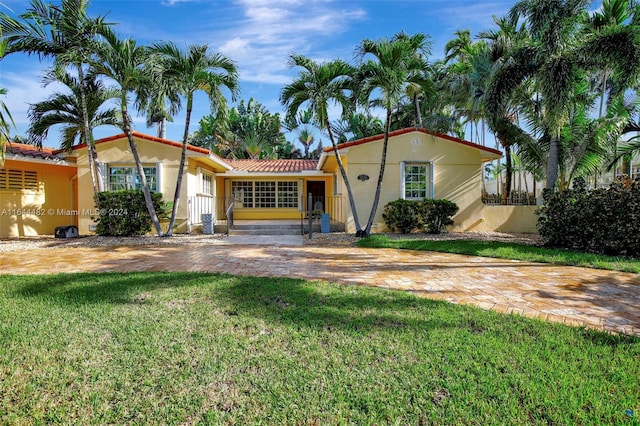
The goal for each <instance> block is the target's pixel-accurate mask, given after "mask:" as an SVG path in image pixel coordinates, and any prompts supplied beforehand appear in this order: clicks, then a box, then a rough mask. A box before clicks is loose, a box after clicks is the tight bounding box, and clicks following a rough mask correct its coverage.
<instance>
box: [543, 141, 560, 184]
mask: <svg viewBox="0 0 640 426" xmlns="http://www.w3.org/2000/svg"><path fill="white" fill-rule="evenodd" d="M559 143H560V138H558V137H556V136H554V137H552V138H551V142H550V143H549V163H548V164H547V185H546V187H545V188H547V189H551V190H553V191H555V188H556V183H557V182H558V165H559V158H558V155H559V147H558V145H559Z"/></svg>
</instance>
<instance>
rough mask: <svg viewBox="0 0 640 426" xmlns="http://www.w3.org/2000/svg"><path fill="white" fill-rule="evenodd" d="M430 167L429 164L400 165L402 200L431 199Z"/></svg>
mask: <svg viewBox="0 0 640 426" xmlns="http://www.w3.org/2000/svg"><path fill="white" fill-rule="evenodd" d="M430 171H431V167H430V164H429V163H402V181H401V182H402V198H404V199H405V200H424V199H425V198H431V179H430V177H431V176H430Z"/></svg>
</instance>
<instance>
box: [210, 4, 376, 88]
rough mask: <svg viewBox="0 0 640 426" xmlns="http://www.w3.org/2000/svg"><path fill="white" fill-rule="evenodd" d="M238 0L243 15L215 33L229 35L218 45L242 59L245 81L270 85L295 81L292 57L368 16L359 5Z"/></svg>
mask: <svg viewBox="0 0 640 426" xmlns="http://www.w3.org/2000/svg"><path fill="white" fill-rule="evenodd" d="M236 4H237V5H238V6H240V10H239V12H240V13H241V16H240V17H238V20H237V21H236V22H234V23H233V25H231V27H230V28H229V29H228V30H223V31H221V32H220V31H216V32H215V36H213V37H212V38H222V39H223V41H221V42H219V43H217V44H216V46H215V49H216V50H219V51H220V52H221V53H224V54H225V55H227V56H229V57H230V58H232V59H233V60H235V61H236V62H237V63H238V66H239V69H240V72H241V75H242V79H243V80H246V81H251V82H259V83H265V84H283V83H286V82H288V81H289V80H290V76H289V75H290V73H291V72H290V71H289V70H288V67H287V56H288V55H290V54H291V53H293V52H296V53H302V54H306V53H308V52H310V51H311V50H310V49H311V48H312V46H315V48H316V49H317V48H318V46H319V45H321V43H322V40H323V39H325V38H327V37H328V36H335V35H336V34H339V33H341V32H345V31H347V30H348V29H349V27H350V26H351V25H353V24H354V23H355V22H358V21H359V20H361V19H363V18H364V17H365V16H366V13H365V12H364V10H362V9H360V8H358V7H351V6H347V7H346V8H345V7H342V8H337V7H335V5H336V3H333V2H326V1H321V2H314V1H310V2H301V1H297V0H279V1H263V0H251V1H250V0H241V1H238V2H237V3H236ZM338 4H339V5H341V6H344V5H345V3H338ZM267 6H268V7H267Z"/></svg>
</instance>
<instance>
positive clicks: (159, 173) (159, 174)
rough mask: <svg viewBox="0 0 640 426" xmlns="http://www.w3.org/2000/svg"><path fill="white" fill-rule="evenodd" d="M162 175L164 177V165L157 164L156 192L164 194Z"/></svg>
mask: <svg viewBox="0 0 640 426" xmlns="http://www.w3.org/2000/svg"><path fill="white" fill-rule="evenodd" d="M162 175H163V170H162V163H156V190H157V191H158V192H160V193H162V192H163V191H162V183H163V179H162Z"/></svg>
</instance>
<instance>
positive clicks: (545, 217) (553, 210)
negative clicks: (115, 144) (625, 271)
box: [537, 179, 640, 256]
mask: <svg viewBox="0 0 640 426" xmlns="http://www.w3.org/2000/svg"><path fill="white" fill-rule="evenodd" d="M543 196H544V204H543V205H542V207H541V208H540V209H538V211H537V213H538V216H539V217H538V232H539V233H540V237H541V238H542V242H543V244H545V245H547V246H550V247H563V248H569V249H572V250H579V251H585V252H591V253H601V254H608V255H626V256H639V255H640V181H639V180H635V181H632V180H628V179H627V180H619V181H616V182H613V183H612V184H611V185H610V186H609V188H606V189H605V188H601V189H596V190H592V191H587V190H586V185H585V183H584V180H582V179H576V181H575V182H574V185H573V189H570V190H566V191H562V192H555V193H554V192H551V191H545V192H544V193H543Z"/></svg>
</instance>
